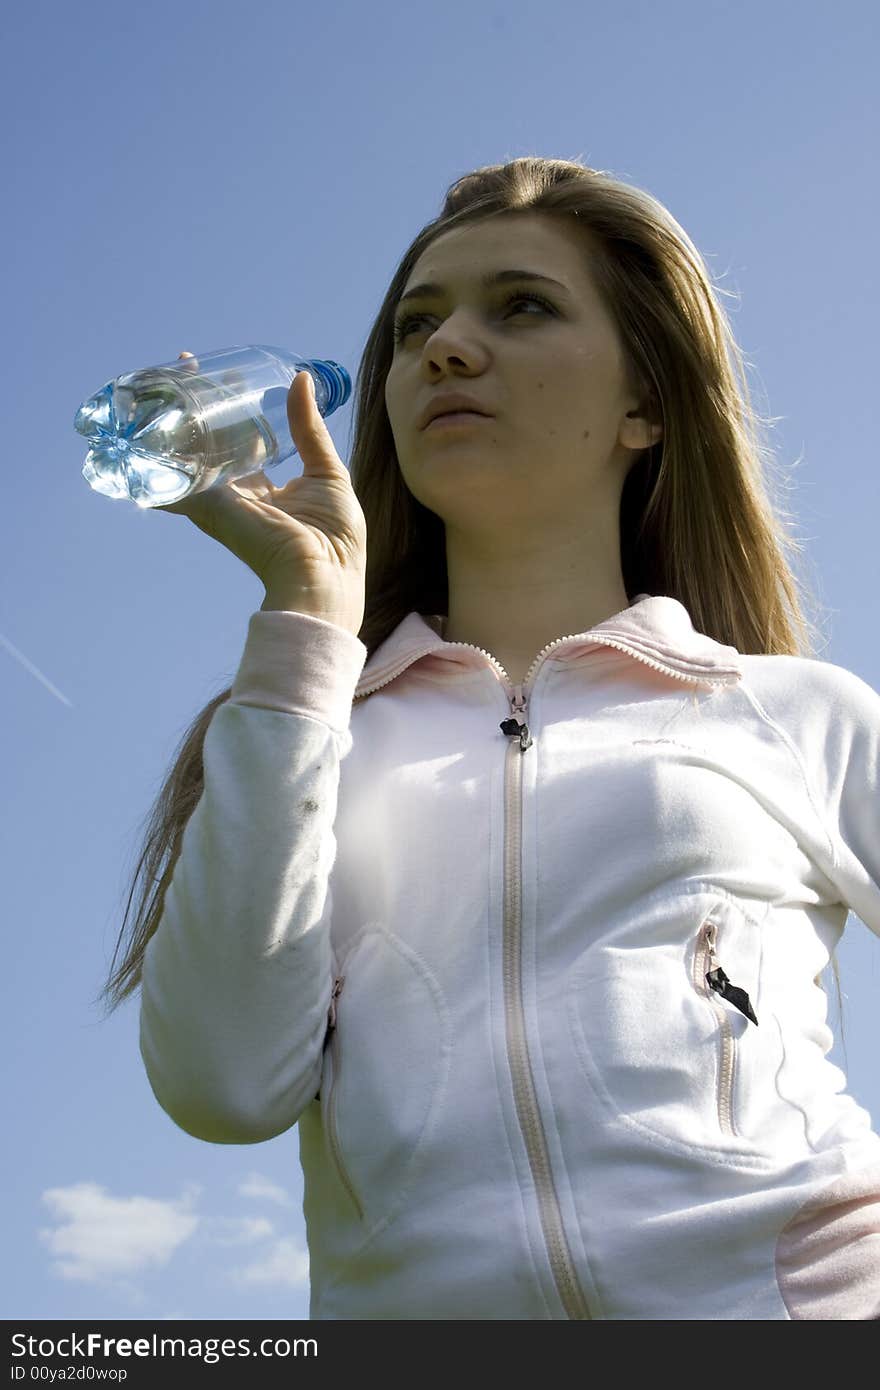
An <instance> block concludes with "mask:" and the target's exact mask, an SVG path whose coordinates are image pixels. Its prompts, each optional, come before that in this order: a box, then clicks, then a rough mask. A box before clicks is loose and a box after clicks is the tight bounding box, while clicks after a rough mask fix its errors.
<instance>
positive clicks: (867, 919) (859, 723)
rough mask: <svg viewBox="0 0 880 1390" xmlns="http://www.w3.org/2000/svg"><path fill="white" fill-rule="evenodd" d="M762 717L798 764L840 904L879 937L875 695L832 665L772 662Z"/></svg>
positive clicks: (879, 763) (878, 713)
mask: <svg viewBox="0 0 880 1390" xmlns="http://www.w3.org/2000/svg"><path fill="white" fill-rule="evenodd" d="M762 685H763V689H762V693H761V701H762V712H763V714H764V717H765V718H768V719H769V722H770V723H771V724H772V725H773V727H774V729H775V730H776V733H777V735H778V736H780V737H781V738H782V739H783V740H784V742H785V743H787V744H788V746H789V749H790V751H791V752H792V753H793V754H794V757H795V758H796V760H797V763H798V764H799V770H800V782H801V786H802V787H803V788H804V789H805V790H806V792H807V796H808V800H809V803H810V805H811V806H812V808H813V812H814V814H815V815H816V817H817V822H818V823H819V824H821V827H822V830H823V832H824V835H823V842H821V843H819V844H818V846H817V848H818V853H817V859H818V861H819V863H820V865H821V867H822V869H823V871H824V872H825V874H826V875H827V877H828V878H829V879H830V881H831V882H832V883H833V885H834V887H835V888H836V889H837V892H838V894H839V901H840V902H841V903H842V904H843V905H844V906H845V907H847V908H849V909H850V910H851V911H852V912H854V913H855V914H856V915H857V916H858V917H859V918H860V919H861V920H862V921H863V922H864V923H865V925H866V926H867V927H869V928H870V930H871V931H873V932H875V933H876V934H877V935H878V936H880V695H878V693H877V691H876V690H874V689H873V687H872V686H870V685H869V684H868V683H867V681H864V680H862V678H861V676H857V675H856V674H855V672H853V671H849V670H847V669H846V667H843V666H837V665H835V664H834V663H833V662H829V661H822V660H819V659H809V660H808V659H804V658H801V657H788V656H782V657H773V658H772V659H771V663H770V664H768V665H766V667H765V670H764V676H763V678H762Z"/></svg>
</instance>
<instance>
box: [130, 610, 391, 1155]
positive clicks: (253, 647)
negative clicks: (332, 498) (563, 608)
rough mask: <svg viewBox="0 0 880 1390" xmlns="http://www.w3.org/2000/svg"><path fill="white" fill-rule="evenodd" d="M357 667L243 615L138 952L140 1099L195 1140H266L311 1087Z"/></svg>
mask: <svg viewBox="0 0 880 1390" xmlns="http://www.w3.org/2000/svg"><path fill="white" fill-rule="evenodd" d="M366 657H367V648H366V647H365V645H364V644H363V642H361V641H360V639H359V638H357V637H354V636H352V634H351V633H350V632H348V631H346V630H345V629H344V628H342V627H337V626H336V625H335V624H333V623H328V622H324V621H322V620H321V619H318V618H312V617H308V616H306V615H305V614H301V613H293V612H283V611H271V612H270V611H267V612H262V611H261V612H259V613H254V614H252V616H251V618H250V623H249V627H248V636H247V641H246V644H245V649H244V653H243V656H242V659H241V663H240V665H239V669H238V672H237V674H236V677H235V681H234V682H233V686H232V693H231V696H230V698H229V699H228V700H227V701H225V702H224V703H223V704H222V705H220V706H219V707H218V708H217V710H216V711H215V713H214V715H213V717H212V719H211V722H210V724H209V725H208V730H207V733H206V735H205V743H204V754H203V761H204V788H203V792H202V795H201V797H200V799H199V801H198V803H197V805H196V808H195V810H194V811H193V812H192V814H191V816H190V819H189V821H188V823H187V825H186V828H185V830H184V834H183V840H182V845H181V851H180V855H179V858H178V860H177V863H176V864H175V867H174V872H173V874H172V877H171V881H170V883H169V886H168V889H167V892H166V895H165V901H164V905H163V909H162V915H161V918H160V920H159V923H158V926H157V928H156V930H155V932H154V934H153V935H152V936H151V937H150V939H149V941H148V942H147V945H146V949H145V953H144V959H143V970H142V982H141V1006H140V1051H141V1056H142V1057H143V1060H144V1065H145V1067H146V1072H147V1077H148V1079H149V1082H150V1086H151V1087H152V1090H153V1093H154V1095H155V1097H156V1099H157V1100H158V1102H159V1104H160V1105H161V1107H162V1109H163V1110H165V1111H166V1113H167V1114H168V1115H169V1116H170V1117H171V1119H172V1120H173V1121H174V1122H175V1124H177V1125H178V1126H179V1127H180V1128H181V1129H183V1130H185V1131H186V1132H187V1133H188V1134H192V1135H194V1136H195V1137H196V1138H197V1139H204V1140H207V1141H209V1142H211V1143H218V1144H255V1143H259V1142H261V1141H262V1140H265V1139H271V1138H274V1137H275V1136H276V1135H278V1134H281V1133H282V1132H283V1131H285V1130H287V1129H289V1128H290V1127H291V1125H293V1124H295V1123H296V1121H297V1119H298V1118H299V1115H300V1113H301V1112H302V1110H303V1109H304V1108H305V1106H306V1105H307V1104H308V1102H309V1101H310V1100H311V1099H312V1098H313V1097H314V1096H315V1094H316V1092H317V1090H318V1088H319V1086H320V1077H321V1066H322V1057H323V1044H324V1039H325V1034H326V1028H327V1014H328V1009H329V1005H330V991H331V987H332V979H331V965H332V959H331V947H330V920H331V915H332V894H331V891H330V886H329V879H330V871H331V869H332V867H333V863H334V860H335V857H336V840H335V837H334V833H333V826H334V821H335V818H336V805H337V795H338V790H339V776H340V762H341V760H342V759H343V758H344V757H345V756H346V755H347V753H348V752H349V751H350V749H351V743H352V739H351V732H350V728H349V723H350V717H351V704H352V699H353V696H354V691H355V687H356V685H357V682H358V679H359V677H360V674H361V671H362V669H363V666H364V662H365V661H366Z"/></svg>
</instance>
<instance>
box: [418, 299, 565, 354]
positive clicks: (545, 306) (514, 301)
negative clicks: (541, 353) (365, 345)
mask: <svg viewBox="0 0 880 1390" xmlns="http://www.w3.org/2000/svg"><path fill="white" fill-rule="evenodd" d="M521 302H525V303H531V304H537V305H538V306H539V307H540V308H542V309H546V310H548V311H549V312H550V313H551V314H552V313H554V312H555V310H554V309H553V305H552V304H549V303H548V301H547V300H546V299H542V298H541V296H540V295H539V294H526V293H524V292H523V291H519V292H518V293H516V294H510V295H508V296H507V298H506V299H505V300H504V301H503V303H504V308H509V307H510V305H511V304H517V303H521ZM426 317H427V316H426V315H425V314H404V316H403V318H401V319H399V320H398V322H397V323H396V324H395V326H394V341H395V343H400V342H402V341H403V339H404V338H406V337H408V335H409V330H410V327H411V326H412V325H413V324H416V323H418V322H419V321H420V320H421V319H423V318H426Z"/></svg>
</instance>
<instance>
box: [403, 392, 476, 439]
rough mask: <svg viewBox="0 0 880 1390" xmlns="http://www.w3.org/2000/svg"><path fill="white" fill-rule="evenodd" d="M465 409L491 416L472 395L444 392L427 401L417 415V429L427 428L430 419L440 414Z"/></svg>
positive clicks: (472, 412) (452, 413)
mask: <svg viewBox="0 0 880 1390" xmlns="http://www.w3.org/2000/svg"><path fill="white" fill-rule="evenodd" d="M465 411H467V412H469V413H470V414H473V415H485V416H491V412H490V411H488V410H484V408H483V406H482V405H481V404H480V402H479V401H476V400H474V399H473V397H472V396H465V395H463V394H462V393H461V392H458V391H456V392H445V393H444V394H443V395H441V396H435V397H434V399H433V400H432V401H429V402H428V404H427V405H426V407H425V409H424V410H423V411H422V414H421V416H420V417H419V429H420V430H424V429H427V427H428V425H430V423H431V421H432V420H436V419H437V417H438V416H440V415H456V414H459V413H461V412H465Z"/></svg>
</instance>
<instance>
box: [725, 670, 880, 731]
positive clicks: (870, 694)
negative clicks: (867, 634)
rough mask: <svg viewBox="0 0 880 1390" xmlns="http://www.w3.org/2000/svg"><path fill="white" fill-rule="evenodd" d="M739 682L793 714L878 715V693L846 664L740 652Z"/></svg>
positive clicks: (879, 708)
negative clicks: (821, 709)
mask: <svg viewBox="0 0 880 1390" xmlns="http://www.w3.org/2000/svg"><path fill="white" fill-rule="evenodd" d="M739 660H740V665H741V667H742V673H743V686H744V688H745V689H747V690H748V691H749V692H750V693H752V694H753V695H754V696H756V697H757V699H758V700H759V701H762V702H763V699H766V700H767V701H768V702H769V703H772V704H773V705H774V707H775V708H777V709H779V708H781V709H782V710H785V711H788V712H789V714H796V713H797V712H798V711H799V710H804V711H806V710H808V709H811V710H812V711H813V712H814V713H815V712H816V706H817V704H818V705H819V706H821V707H822V708H824V709H825V710H826V711H827V712H829V713H843V714H846V713H847V712H849V713H852V714H853V715H855V716H859V715H860V714H862V715H867V716H868V717H870V718H877V717H878V716H880V695H878V693H877V691H876V690H875V689H874V687H873V686H872V685H870V684H869V683H868V681H866V680H863V678H862V677H861V676H858V675H856V673H855V671H851V670H849V669H848V667H846V666H838V665H837V664H836V663H835V662H833V661H822V660H820V659H819V658H816V657H806V656H743V655H740V658H739Z"/></svg>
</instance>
